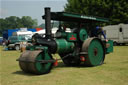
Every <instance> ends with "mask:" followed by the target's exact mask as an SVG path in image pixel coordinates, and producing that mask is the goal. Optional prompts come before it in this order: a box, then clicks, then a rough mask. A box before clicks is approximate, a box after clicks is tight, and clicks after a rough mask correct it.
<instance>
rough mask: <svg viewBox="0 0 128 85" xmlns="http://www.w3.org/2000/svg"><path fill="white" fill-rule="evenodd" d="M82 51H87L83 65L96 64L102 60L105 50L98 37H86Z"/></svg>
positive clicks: (101, 62)
mask: <svg viewBox="0 0 128 85" xmlns="http://www.w3.org/2000/svg"><path fill="white" fill-rule="evenodd" d="M82 51H83V52H87V53H88V54H86V55H85V59H86V61H85V65H87V66H97V65H101V64H103V62H104V58H105V50H104V45H103V44H102V41H101V40H100V39H98V38H89V39H87V40H86V41H85V42H84V43H83V46H82Z"/></svg>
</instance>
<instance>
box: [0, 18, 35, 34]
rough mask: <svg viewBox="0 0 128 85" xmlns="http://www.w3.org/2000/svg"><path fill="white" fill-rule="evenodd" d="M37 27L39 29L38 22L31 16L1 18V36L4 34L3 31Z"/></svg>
mask: <svg viewBox="0 0 128 85" xmlns="http://www.w3.org/2000/svg"><path fill="white" fill-rule="evenodd" d="M35 27H37V20H36V19H32V18H31V17H30V16H23V17H21V18H19V17H16V16H10V17H6V18H5V19H3V18H0V32H1V33H0V34H2V31H3V30H6V29H16V28H35Z"/></svg>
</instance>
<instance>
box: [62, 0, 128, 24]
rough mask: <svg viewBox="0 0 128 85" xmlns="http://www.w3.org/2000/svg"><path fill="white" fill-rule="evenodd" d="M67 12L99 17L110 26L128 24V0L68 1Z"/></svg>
mask: <svg viewBox="0 0 128 85" xmlns="http://www.w3.org/2000/svg"><path fill="white" fill-rule="evenodd" d="M64 9H65V12H70V13H71V12H72V13H78V14H82V15H91V16H99V17H104V18H108V19H109V21H110V22H109V24H119V23H128V0H67V4H66V5H65V7H64Z"/></svg>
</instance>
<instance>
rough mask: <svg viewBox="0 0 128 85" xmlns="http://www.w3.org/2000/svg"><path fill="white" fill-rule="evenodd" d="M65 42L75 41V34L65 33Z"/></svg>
mask: <svg viewBox="0 0 128 85" xmlns="http://www.w3.org/2000/svg"><path fill="white" fill-rule="evenodd" d="M67 41H77V34H75V33H67Z"/></svg>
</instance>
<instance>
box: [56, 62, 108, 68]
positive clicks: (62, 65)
mask: <svg viewBox="0 0 128 85" xmlns="http://www.w3.org/2000/svg"><path fill="white" fill-rule="evenodd" d="M104 64H106V63H105V62H104V63H103V64H102V65H104ZM98 66H101V65H98ZM65 67H66V68H70V67H74V68H93V67H95V66H86V65H83V64H80V65H76V66H66V65H65V64H64V63H63V62H58V66H56V67H55V68H65Z"/></svg>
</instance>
